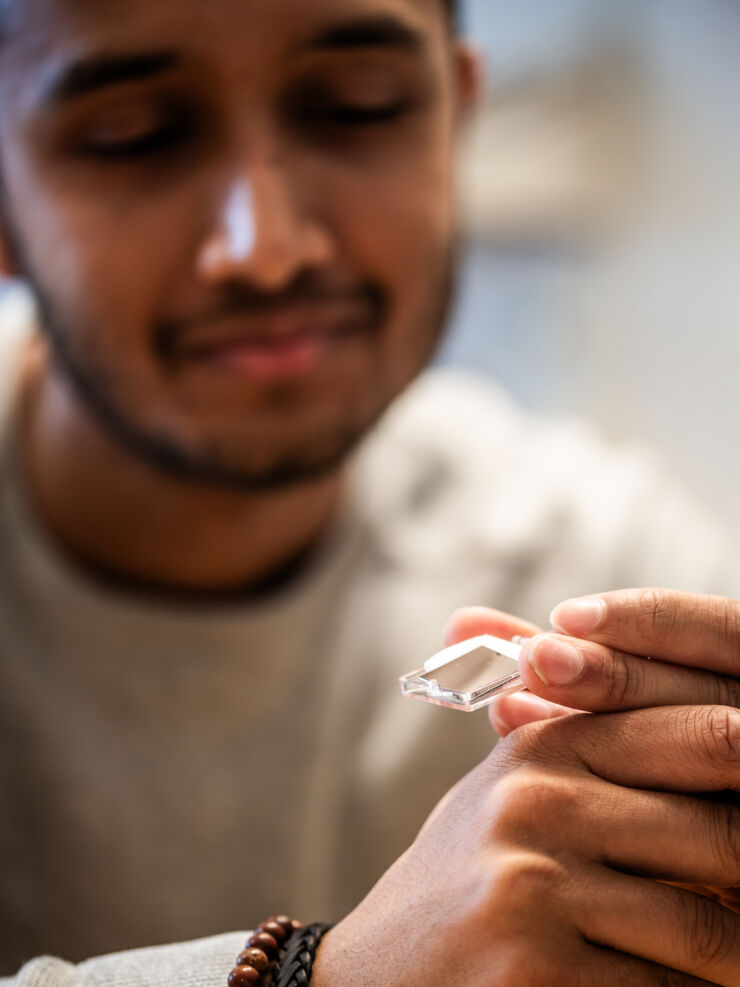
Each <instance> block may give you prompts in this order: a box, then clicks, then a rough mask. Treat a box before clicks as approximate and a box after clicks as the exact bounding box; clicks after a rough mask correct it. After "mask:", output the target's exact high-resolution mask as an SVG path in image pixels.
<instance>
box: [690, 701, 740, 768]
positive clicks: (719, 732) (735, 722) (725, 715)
mask: <svg viewBox="0 0 740 987" xmlns="http://www.w3.org/2000/svg"><path fill="white" fill-rule="evenodd" d="M693 720H694V724H693V726H694V732H695V734H696V736H698V738H699V742H700V744H701V745H702V747H703V749H704V751H705V752H706V753H707V754H708V756H709V757H710V759H712V760H716V761H721V762H722V763H723V764H727V763H728V762H730V763H733V764H736V763H739V762H740V712H738V710H736V709H732V707H730V706H699V707H696V708H695V709H694V710H693Z"/></svg>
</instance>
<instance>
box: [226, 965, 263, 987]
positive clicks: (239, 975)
mask: <svg viewBox="0 0 740 987" xmlns="http://www.w3.org/2000/svg"><path fill="white" fill-rule="evenodd" d="M261 982H262V974H261V973H258V972H257V971H256V970H255V968H254V967H253V966H235V967H234V969H233V970H232V971H231V973H230V974H229V980H228V983H229V987H259V985H260V983H261Z"/></svg>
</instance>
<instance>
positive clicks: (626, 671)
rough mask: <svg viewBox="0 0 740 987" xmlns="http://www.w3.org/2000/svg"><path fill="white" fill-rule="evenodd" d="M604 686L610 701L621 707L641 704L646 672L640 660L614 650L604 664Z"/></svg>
mask: <svg viewBox="0 0 740 987" xmlns="http://www.w3.org/2000/svg"><path fill="white" fill-rule="evenodd" d="M603 675H604V687H605V690H606V695H607V699H608V701H609V702H610V703H611V704H612V705H614V706H615V707H619V708H629V707H631V706H635V705H637V704H639V702H640V698H641V696H642V695H644V690H645V674H644V667H643V664H642V662H640V661H630V660H629V659H628V658H627V656H626V655H623V654H622V653H621V652H618V651H614V652H612V653H611V655H610V657H609V658H608V660H607V661H605V662H604V665H603Z"/></svg>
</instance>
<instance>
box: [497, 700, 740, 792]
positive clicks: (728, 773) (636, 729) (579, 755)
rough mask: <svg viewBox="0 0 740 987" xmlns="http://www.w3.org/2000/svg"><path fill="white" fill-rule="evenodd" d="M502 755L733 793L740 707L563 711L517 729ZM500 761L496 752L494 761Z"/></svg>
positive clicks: (676, 788)
mask: <svg viewBox="0 0 740 987" xmlns="http://www.w3.org/2000/svg"><path fill="white" fill-rule="evenodd" d="M507 747H508V751H507ZM499 750H501V745H499V747H497V748H496V751H499ZM507 755H508V756H507ZM501 756H502V757H503V758H504V763H507V762H509V763H510V762H511V760H513V761H514V762H516V761H517V760H518V761H519V762H520V763H522V764H529V763H532V762H536V763H537V764H542V763H547V762H548V761H550V760H551V761H552V763H555V764H559V765H562V764H563V763H564V762H565V763H568V762H570V763H572V764H573V766H574V767H576V768H581V769H582V768H583V767H584V766H585V767H586V768H588V770H590V771H591V772H593V774H595V775H597V776H598V777H599V778H603V779H605V780H606V781H611V782H614V784H617V785H624V786H626V787H628V788H644V789H653V790H655V791H662V792H666V791H669V792H686V793H695V792H722V791H725V790H728V789H729V790H731V791H734V792H737V791H740V712H739V711H738V710H735V709H730V708H729V707H726V706H665V707H662V708H659V709H638V710H633V711H630V712H625V713H612V714H608V713H607V714H602V715H600V716H590V715H587V714H578V715H575V716H563V717H560V718H557V719H552V720H547V721H545V722H542V723H532V724H529V725H528V726H525V727H523V728H522V729H520V730H517V731H516V732H515V733H513V734H512V735H511V736H510V737H509V738H507V740H506V741H504V748H503V750H502V751H501ZM499 760H500V757H499V755H495V756H494V757H493V759H492V763H493V764H494V765H496V764H497V763H498V761H499Z"/></svg>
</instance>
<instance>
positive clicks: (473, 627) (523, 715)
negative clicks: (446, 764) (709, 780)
mask: <svg viewBox="0 0 740 987" xmlns="http://www.w3.org/2000/svg"><path fill="white" fill-rule="evenodd" d="M551 621H552V623H553V627H554V628H555V629H556V630H557V631H561V632H562V633H556V634H542V635H541V634H539V629H538V628H536V627H535V626H534V625H532V624H528V623H526V622H525V621H521V620H519V619H518V618H515V617H510V616H509V615H507V614H503V613H500V612H499V611H496V610H486V609H484V608H482V607H476V608H468V609H466V610H461V611H458V613H456V614H454V615H453V617H452V618H451V620H450V622H449V624H448V627H447V632H446V635H445V636H446V638H447V641H448V643H450V644H453V643H455V642H456V641H461V640H464V639H466V638H468V637H474V636H475V635H477V634H496V635H498V636H500V637H511V636H513V635H515V634H520V635H522V636H524V637H527V638H530V640H527V641H526V642H525V646H524V649H523V651H522V656H521V659H520V672H521V675H522V678H523V679H524V681H525V683H526V685H527V687H528V689H529V690H530V694H527V693H524V694H517V695H513V696H506V697H504V698H503V699H499V700H497V701H496V702H495V703H493V704H492V706H491V709H490V714H491V720H492V723H493V725H494V727H495V728H496V729H497V730H498V732H499V733H501V734H502V736H506V734H508V733H509V732H510V731H511V729H515V728H517V727H519V726H522V725H523V724H524V723H532V722H535V721H536V720H541V719H547V718H550V717H553V716H558V715H562V714H563V713H565V712H572V710H573V709H579V710H588V711H591V712H594V713H598V712H615V711H618V710H626V709H640V708H648V707H652V706H681V705H703V704H710V705H724V706H732V707H735V708H737V707H738V706H740V602H738V601H736V600H728V599H724V598H722V597H713V596H695V595H692V594H689V593H677V592H673V591H670V590H660V589H640V590H623V591H619V592H615V593H603V594H601V595H600V596H594V597H586V598H584V599H582V600H568V601H566V602H565V603H562V604H560V605H559V606H557V607H556V608H555V610H553V613H552V615H551ZM567 635H572V636H571V637H568V636H567ZM569 676H570V681H567V679H568V678H569ZM536 697H540V698H536ZM542 700H544V702H543V701H542Z"/></svg>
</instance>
